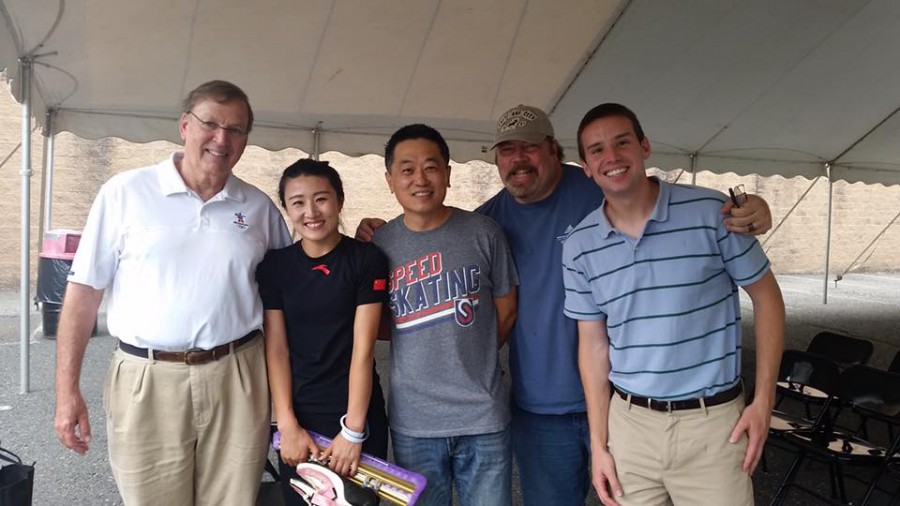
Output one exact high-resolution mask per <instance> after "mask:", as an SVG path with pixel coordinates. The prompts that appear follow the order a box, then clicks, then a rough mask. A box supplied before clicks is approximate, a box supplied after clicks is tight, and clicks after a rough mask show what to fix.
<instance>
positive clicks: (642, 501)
mask: <svg viewBox="0 0 900 506" xmlns="http://www.w3.org/2000/svg"><path fill="white" fill-rule="evenodd" d="M743 409H744V400H743V398H742V397H738V398H737V399H735V400H733V401H731V402H727V403H725V404H720V405H718V406H713V407H711V408H700V409H692V410H684V411H674V412H671V413H666V412H661V411H653V410H650V409H647V408H644V407H640V406H638V405H629V404H628V403H627V402H626V401H625V400H623V399H622V398H621V397H619V396H618V395H617V394H614V395H613V396H612V401H611V405H610V409H609V450H610V453H611V454H612V455H613V457H614V458H615V462H616V472H617V474H618V477H619V481H620V483H621V484H622V489H623V491H624V492H625V495H624V496H623V497H621V498H619V499H618V501H619V503H621V504H623V505H627V506H633V505H641V506H644V505H654V506H656V505H670V504H676V505H710V506H720V505H723V504H728V505H730V506H731V505H734V506H739V505H748V506H752V505H753V484H752V482H751V481H750V476H749V475H748V474H747V473H745V472H743V471H741V463H742V462H743V459H744V453H745V452H746V449H747V437H746V435H745V436H744V437H743V438H742V439H741V440H740V441H738V442H737V443H734V444H731V443H729V442H728V437H729V436H730V435H731V430H732V429H733V428H734V426H735V424H736V423H737V420H738V418H739V417H740V415H741V411H742V410H743Z"/></svg>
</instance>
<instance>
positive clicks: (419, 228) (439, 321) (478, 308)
mask: <svg viewBox="0 0 900 506" xmlns="http://www.w3.org/2000/svg"><path fill="white" fill-rule="evenodd" d="M449 161H450V153H449V148H448V147H447V143H446V141H444V138H443V137H442V136H441V134H440V133H438V132H437V131H436V130H434V129H433V128H431V127H428V126H426V125H409V126H406V127H403V128H401V129H400V130H398V131H397V132H395V133H394V135H393V136H392V137H391V139H390V140H389V141H388V143H387V146H386V148H385V165H386V167H387V172H386V174H385V177H386V179H387V183H388V186H389V187H390V189H391V192H392V193H394V194H395V195H396V196H397V201H398V202H399V203H400V205H401V207H402V208H403V214H402V215H400V216H398V217H397V218H395V219H394V220H392V221H391V222H390V223H388V224H387V225H385V226H384V227H383V228H382V229H380V230H379V231H378V232H377V234H376V235H375V244H377V245H378V246H379V247H380V248H381V249H382V250H384V252H385V253H386V254H387V256H388V260H389V263H390V266H391V273H390V276H389V278H390V287H389V290H390V294H391V298H390V308H391V312H392V323H393V325H392V346H391V390H390V392H391V395H390V409H389V414H390V425H391V439H392V441H393V448H394V458H395V459H396V461H397V463H398V464H399V465H401V466H403V467H406V468H408V469H412V470H415V471H417V472H420V473H422V474H423V475H425V477H426V478H427V479H428V486H427V487H426V489H425V493H424V494H423V495H422V497H421V498H420V500H419V502H418V504H421V505H425V506H428V505H432V504H440V505H449V504H450V503H451V499H452V489H453V484H454V483H455V485H456V488H457V492H458V496H459V503H460V504H461V505H462V506H466V505H469V504H471V505H482V504H503V505H506V504H510V503H511V491H510V482H511V469H512V468H511V457H512V456H511V450H510V436H509V430H508V425H509V399H508V393H507V391H506V387H505V386H504V384H503V381H502V379H501V373H500V365H499V361H498V357H497V349H498V348H499V347H501V346H502V345H503V344H504V343H505V342H506V339H507V337H508V336H509V332H510V330H511V329H512V325H513V322H514V321H515V315H516V285H518V278H517V275H516V271H515V267H514V264H513V260H512V256H511V254H510V251H509V247H508V246H507V244H506V239H505V238H504V236H503V232H502V230H501V229H500V227H499V226H498V225H497V224H496V223H494V222H493V221H491V220H490V219H489V218H486V217H484V216H481V215H477V214H475V213H471V212H468V211H463V210H461V209H456V208H451V207H447V206H445V205H444V197H445V196H446V192H447V188H448V187H449V186H450V166H449Z"/></svg>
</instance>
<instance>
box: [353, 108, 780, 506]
mask: <svg viewBox="0 0 900 506" xmlns="http://www.w3.org/2000/svg"><path fill="white" fill-rule="evenodd" d="M493 149H494V150H495V163H496V164H497V169H498V172H499V175H500V179H501V181H502V182H503V185H504V189H502V190H500V192H498V193H497V195H495V196H494V197H492V198H491V199H490V200H488V201H487V202H485V203H484V204H483V205H481V206H480V207H479V208H478V209H476V210H475V212H478V213H481V214H484V215H487V216H489V217H491V218H493V219H494V220H495V221H497V222H498V223H499V224H500V226H501V227H502V228H503V231H504V232H505V234H506V238H507V241H508V243H509V247H510V249H511V250H512V254H513V258H514V260H515V264H516V268H517V269H518V271H519V283H520V284H519V306H518V307H519V310H518V318H517V320H516V323H515V326H514V327H513V331H512V334H511V336H510V339H509V346H510V350H509V351H510V352H509V361H510V371H511V373H512V410H511V414H512V440H513V453H514V455H515V459H516V464H517V465H518V468H519V481H520V482H521V489H522V498H523V500H524V504H525V505H526V506H529V505H545V504H554V505H560V506H562V505H568V504H572V505H583V504H584V501H585V498H586V496H587V492H588V489H589V487H590V475H589V473H588V465H589V462H590V441H589V439H588V438H589V432H588V421H587V413H586V407H585V403H584V391H583V390H582V387H581V378H580V376H579V374H578V331H577V328H576V324H575V320H570V319H568V318H566V317H565V315H564V314H563V304H564V302H565V291H564V288H563V279H562V269H561V268H560V265H561V264H562V239H563V238H564V237H565V235H566V232H567V231H568V230H569V229H570V228H571V227H574V226H575V225H576V224H578V223H579V222H581V220H582V219H584V217H585V216H587V215H588V213H590V212H591V211H593V210H594V209H596V208H597V207H599V206H600V204H601V202H602V201H603V192H602V191H601V190H600V188H599V187H598V186H597V185H596V184H594V182H593V181H591V180H590V179H588V178H587V177H586V176H585V173H584V170H582V169H581V167H578V166H576V165H569V164H564V163H563V149H562V146H560V144H559V142H558V141H557V140H556V136H555V132H554V130H553V124H552V123H551V122H550V119H549V118H548V117H547V114H546V113H544V111H542V110H541V109H538V108H536V107H532V106H527V105H517V106H516V107H513V108H512V109H509V110H508V111H506V112H505V113H503V114H502V115H501V116H500V118H499V119H498V120H497V130H496V135H495V137H494V145H493ZM722 212H723V214H728V213H730V214H731V216H730V217H727V218H725V224H726V227H727V228H728V229H729V230H731V231H732V232H737V233H753V234H762V233H765V232H767V231H768V230H769V229H770V228H771V227H772V216H771V214H770V212H769V208H768V205H767V204H766V203H765V201H764V200H762V199H761V198H759V197H757V196H749V198H748V200H747V202H746V204H744V205H742V206H741V207H740V208H735V209H732V207H731V203H730V202H728V203H726V204H725V206H723V208H722ZM383 224H384V221H382V220H378V219H372V218H367V219H364V220H362V222H361V223H360V225H359V228H358V229H357V232H356V233H357V237H358V238H361V239H364V240H366V239H367V240H371V238H372V235H373V230H374V229H376V228H378V227H379V226H381V225H383Z"/></svg>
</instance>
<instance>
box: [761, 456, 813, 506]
mask: <svg viewBox="0 0 900 506" xmlns="http://www.w3.org/2000/svg"><path fill="white" fill-rule="evenodd" d="M803 457H804V455H803V453H802V452H801V453H798V454H797V456H796V457H794V461H793V462H791V467H790V468H789V469H788V472H787V473H785V475H784V478H783V479H782V480H781V484H780V485H779V486H778V491H777V492H775V497H773V498H772V502H771V503H769V504H770V506H778V505H781V504H784V501H785V499H787V494H788V487H790V486H791V484H792V483H793V482H794V478H796V477H797V472H798V471H799V470H800V464H802V463H803Z"/></svg>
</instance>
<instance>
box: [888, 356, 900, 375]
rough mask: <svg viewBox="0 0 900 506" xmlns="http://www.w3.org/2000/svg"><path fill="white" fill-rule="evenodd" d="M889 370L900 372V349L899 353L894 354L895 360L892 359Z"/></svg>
mask: <svg viewBox="0 0 900 506" xmlns="http://www.w3.org/2000/svg"><path fill="white" fill-rule="evenodd" d="M888 371H890V372H894V373H900V351H897V353H895V354H894V360H892V361H891V365H890V366H889V367H888Z"/></svg>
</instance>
